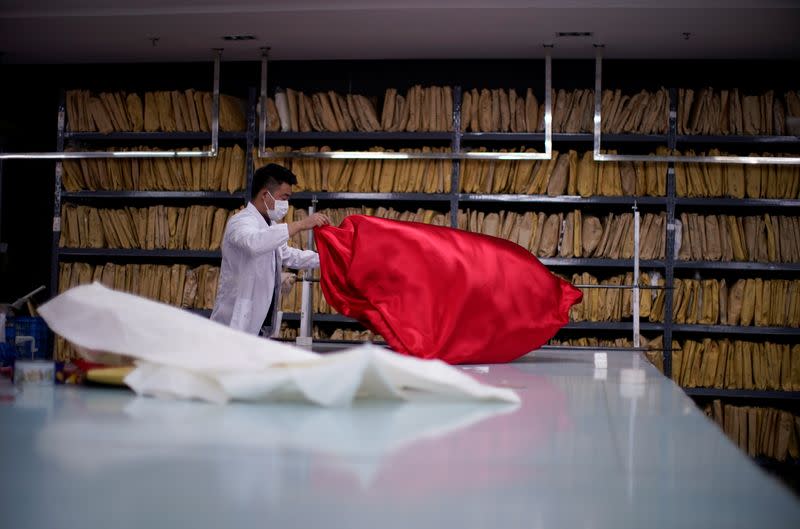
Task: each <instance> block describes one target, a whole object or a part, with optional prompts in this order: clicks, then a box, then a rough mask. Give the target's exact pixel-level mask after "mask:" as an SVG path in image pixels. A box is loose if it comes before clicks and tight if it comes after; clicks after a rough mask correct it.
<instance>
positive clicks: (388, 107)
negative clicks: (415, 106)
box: [381, 88, 397, 130]
mask: <svg viewBox="0 0 800 529" xmlns="http://www.w3.org/2000/svg"><path fill="white" fill-rule="evenodd" d="M396 102H397V90H395V89H394V88H389V89H387V90H386V93H385V94H384V97H383V111H382V112H381V129H383V130H391V129H392V124H393V123H394V112H395V105H396Z"/></svg>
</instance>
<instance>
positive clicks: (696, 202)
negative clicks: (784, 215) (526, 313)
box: [53, 86, 800, 399]
mask: <svg viewBox="0 0 800 529" xmlns="http://www.w3.org/2000/svg"><path fill="white" fill-rule="evenodd" d="M254 94H255V91H252V92H251V101H250V109H251V110H250V112H249V113H248V129H247V132H246V133H220V136H219V137H220V140H224V141H242V142H246V144H247V151H246V156H247V160H246V162H247V168H248V175H247V182H248V189H247V190H246V191H245V192H243V193H235V194H228V193H217V192H194V191H190V192H166V191H134V192H128V191H98V192H77V193H66V192H64V193H62V192H61V190H60V172H59V171H60V164H59V169H58V170H57V178H56V201H55V210H54V211H55V216H56V217H58V216H59V214H60V204H61V200H62V199H64V200H74V201H92V200H101V201H109V202H113V201H121V200H162V199H163V200H187V201H190V200H206V201H211V200H214V201H223V202H224V201H227V202H228V203H230V201H233V200H243V201H244V200H246V198H247V197H248V196H249V187H250V185H251V181H252V168H253V163H252V162H253V150H254V147H255V146H256V145H257V143H258V136H257V124H256V114H255V110H254V109H255V96H254ZM670 99H671V107H670V110H671V113H670V120H669V133H668V134H665V135H639V134H604V135H603V142H604V143H605V144H606V145H611V144H618V145H630V146H637V145H641V146H645V147H646V146H656V145H662V144H663V145H666V146H667V147H668V148H670V149H676V148H687V147H689V146H698V147H699V148H707V147H710V146H713V145H719V146H722V145H730V146H732V147H733V146H736V147H737V148H742V147H747V146H748V145H753V146H758V148H759V149H760V150H764V149H775V150H779V149H783V148H789V149H796V148H798V147H800V137H795V136H696V135H691V136H690V135H678V134H677V133H676V130H677V127H676V117H675V116H676V111H677V90H675V89H671V90H670ZM453 100H454V101H453V102H454V104H453V110H454V115H453V127H452V131H446V132H414V133H409V132H338V133H337V132H267V133H266V136H265V139H266V141H267V144H268V147H269V146H275V145H280V144H282V142H294V143H298V142H305V143H315V142H317V143H319V142H336V143H339V144H346V143H350V144H352V145H354V146H359V147H356V148H362V147H361V146H365V145H367V144H368V143H369V142H374V143H375V144H381V143H386V142H391V143H392V146H391V147H390V148H396V147H395V146H396V145H398V144H402V143H403V142H406V143H407V144H408V145H409V146H414V145H420V144H421V142H430V143H432V144H434V145H439V146H441V145H449V148H450V152H452V153H463V152H467V151H470V150H473V149H474V148H475V147H477V146H492V147H494V148H499V147H500V146H501V145H503V144H504V143H505V144H516V145H517V146H518V145H523V144H524V145H529V146H530V144H534V145H533V146H534V147H535V144H538V143H543V142H544V140H545V135H544V133H474V132H461V126H460V125H461V124H460V106H461V89H460V87H458V86H456V87H454V89H453ZM62 112H63V102H62ZM65 139H70V140H79V141H86V142H101V143H102V142H114V141H117V142H133V141H152V142H176V141H183V142H195V141H208V136H207V134H205V133H168V134H167V133H112V134H107V135H104V134H99V133H65V132H63V128H62V131H61V133H60V134H59V137H58V140H59V149H63V148H64V140H65ZM552 141H553V144H554V145H557V144H562V145H565V146H566V145H570V146H573V147H572V148H581V146H582V145H585V146H586V148H587V149H589V148H591V145H592V142H593V135H592V134H590V133H554V134H553V135H552ZM461 163H463V162H462V161H461V160H459V159H453V160H452V173H451V192H449V193H437V194H425V193H346V192H323V191H302V192H297V193H295V194H294V195H293V200H297V201H329V202H364V203H369V204H370V205H372V204H376V205H377V204H379V203H393V202H402V203H408V204H412V203H416V204H427V205H429V206H432V205H439V204H441V205H449V210H450V213H451V221H452V223H453V225H455V224H456V222H457V213H458V210H459V207H462V206H468V207H473V208H474V207H476V206H478V205H480V204H484V205H494V206H496V205H509V204H517V205H522V206H523V207H524V206H532V205H537V204H540V205H549V206H556V207H558V206H564V207H565V208H571V207H576V206H592V207H594V208H603V207H609V208H620V207H630V206H633V204H634V203H635V204H637V205H638V206H640V207H651V208H657V209H660V210H663V211H665V212H666V214H667V229H666V231H665V233H666V244H665V255H666V256H667V257H666V259H660V260H648V261H642V262H641V263H640V266H641V268H642V269H643V270H648V269H650V270H653V269H654V270H658V271H660V272H662V273H663V274H664V277H665V281H666V284H667V286H668V288H667V292H666V296H665V300H664V301H665V303H664V317H665V323H663V324H662V323H650V322H643V323H642V324H641V330H642V331H645V332H657V333H663V338H664V344H665V350H664V366H665V373H666V374H667V375H668V376H669V375H670V373H671V352H670V349H669V347H668V345H669V344H671V342H672V339H673V336H674V335H675V334H679V335H686V336H689V335H693V334H711V335H718V336H725V335H729V336H741V337H745V339H747V337H752V338H753V339H754V338H755V337H756V336H776V337H777V336H780V337H789V338H791V337H795V336H798V329H794V328H772V327H740V326H739V327H736V326H724V325H686V324H674V323H672V305H673V297H672V291H671V289H670V288H669V285H671V283H672V280H673V276H674V273H675V271H684V272H686V271H701V270H708V271H711V270H713V271H743V272H750V273H752V272H764V273H773V272H775V273H787V272H788V273H792V272H800V263H756V262H716V261H680V260H677V259H674V257H673V256H674V254H675V252H674V247H675V233H674V232H675V214H676V211H679V210H681V209H683V208H698V209H699V208H708V209H709V210H717V209H734V208H740V209H746V208H749V209H753V210H758V209H767V208H768V209H780V210H782V211H791V210H793V209H800V200H798V199H729V198H688V197H678V196H676V192H675V174H674V166H675V164H674V163H669V164H668V174H667V193H666V196H663V197H652V196H644V197H630V196H618V197H606V196H591V197H580V196H552V197H551V196H530V195H504V194H469V193H461V192H460V185H459V184H460V182H459V174H460V164H461ZM55 227H56V226H54V228H55ZM57 242H58V232H57V231H56V230H55V229H54V238H53V246H54V248H55V250H54V263H56V266H55V267H54V269H55V270H54V285H55V281H56V280H57V262H58V260H59V259H61V258H64V259H70V260H75V259H78V258H93V259H97V258H100V257H103V256H108V257H112V258H115V259H125V258H140V259H141V258H147V259H155V260H168V259H206V260H212V259H219V258H220V254H219V252H195V251H185V250H149V251H147V250H95V249H76V248H65V249H62V250H60V251H59V249H58V248H57ZM540 260H541V261H542V263H543V264H544V265H545V266H548V267H551V268H553V269H567V270H568V269H584V270H589V271H615V272H616V271H621V270H630V269H631V268H632V267H633V260H632V259H602V258H572V259H570V258H556V257H554V258H542V259H540ZM195 312H198V313H202V311H195ZM284 320H285V321H290V322H291V321H299V314H296V313H288V314H284ZM314 321H316V322H320V323H334V324H335V323H343V324H354V323H357V322H355V320H352V319H351V318H346V317H344V316H341V315H331V314H315V315H314ZM631 329H632V322H626V321H623V322H573V323H570V324H568V325H567V326H565V330H568V331H575V332H586V333H591V332H600V331H602V332H620V333H623V332H629V331H631ZM687 393H688V394H689V395H692V396H698V397H704V396H714V397H737V398H740V397H743V396H745V397H747V396H749V395H752V396H753V398H768V399H783V398H788V399H796V398H798V397H797V393H785V392H753V391H749V392H748V391H742V390H714V389H695V388H692V389H687Z"/></svg>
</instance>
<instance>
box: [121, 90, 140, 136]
mask: <svg viewBox="0 0 800 529" xmlns="http://www.w3.org/2000/svg"><path fill="white" fill-rule="evenodd" d="M125 106H126V108H127V113H128V117H129V118H130V124H131V129H130V130H132V131H133V132H142V130H144V109H143V108H142V99H141V98H140V97H139V95H138V94H135V93H132V94H128V96H127V97H126V98H125Z"/></svg>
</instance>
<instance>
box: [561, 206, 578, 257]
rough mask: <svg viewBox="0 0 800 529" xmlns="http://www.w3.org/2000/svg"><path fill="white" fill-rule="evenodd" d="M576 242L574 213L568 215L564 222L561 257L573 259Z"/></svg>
mask: <svg viewBox="0 0 800 529" xmlns="http://www.w3.org/2000/svg"><path fill="white" fill-rule="evenodd" d="M574 240H575V214H574V213H573V212H571V211H570V212H569V213H567V216H566V218H565V219H564V222H563V230H562V236H561V244H560V245H559V248H558V255H559V257H573V255H574V249H575V246H574V244H575V243H574Z"/></svg>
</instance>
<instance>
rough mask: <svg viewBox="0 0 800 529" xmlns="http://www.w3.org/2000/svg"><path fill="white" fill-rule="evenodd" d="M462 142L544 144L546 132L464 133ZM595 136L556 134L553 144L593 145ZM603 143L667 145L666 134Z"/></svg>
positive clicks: (611, 137)
mask: <svg viewBox="0 0 800 529" xmlns="http://www.w3.org/2000/svg"><path fill="white" fill-rule="evenodd" d="M461 140H462V141H465V142H485V141H493V142H503V141H517V142H531V141H535V142H544V132H527V133H517V132H464V133H462V134H461ZM593 140H594V135H593V134H592V133H591V132H554V133H553V143H568V142H580V143H592V141H593ZM602 141H603V142H609V143H664V144H666V143H667V136H666V135H664V134H603V136H602Z"/></svg>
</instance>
